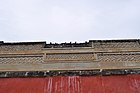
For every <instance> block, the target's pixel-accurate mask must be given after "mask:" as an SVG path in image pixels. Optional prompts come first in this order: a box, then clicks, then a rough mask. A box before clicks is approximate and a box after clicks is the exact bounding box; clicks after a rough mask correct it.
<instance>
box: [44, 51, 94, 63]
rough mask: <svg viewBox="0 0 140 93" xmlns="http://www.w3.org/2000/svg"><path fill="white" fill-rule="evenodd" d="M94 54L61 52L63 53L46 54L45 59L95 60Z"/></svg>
mask: <svg viewBox="0 0 140 93" xmlns="http://www.w3.org/2000/svg"><path fill="white" fill-rule="evenodd" d="M95 60H96V56H95V54H93V53H81V54H76V53H75V54H73V53H63V54H47V55H46V61H61V62H62V61H64V62H66V61H95Z"/></svg>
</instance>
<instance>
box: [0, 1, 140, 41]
mask: <svg viewBox="0 0 140 93" xmlns="http://www.w3.org/2000/svg"><path fill="white" fill-rule="evenodd" d="M122 38H123V39H124V38H126V39H127V38H140V0H0V40H3V41H47V42H70V41H72V42H75V41H77V42H83V41H88V40H89V39H90V40H91V39H122Z"/></svg>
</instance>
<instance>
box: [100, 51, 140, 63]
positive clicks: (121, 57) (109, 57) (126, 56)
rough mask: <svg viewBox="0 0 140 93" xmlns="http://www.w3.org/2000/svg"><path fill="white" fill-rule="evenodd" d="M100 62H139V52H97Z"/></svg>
mask: <svg viewBox="0 0 140 93" xmlns="http://www.w3.org/2000/svg"><path fill="white" fill-rule="evenodd" d="M98 60H99V61H101V62H120V61H122V62H134V61H135V62H140V53H114V54H112V53H101V54H98Z"/></svg>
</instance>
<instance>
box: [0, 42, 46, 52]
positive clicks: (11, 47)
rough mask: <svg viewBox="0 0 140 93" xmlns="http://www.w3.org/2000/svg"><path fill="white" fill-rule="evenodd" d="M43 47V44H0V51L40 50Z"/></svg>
mask: <svg viewBox="0 0 140 93" xmlns="http://www.w3.org/2000/svg"><path fill="white" fill-rule="evenodd" d="M44 46H45V43H44V42H43V43H35V44H34V43H33V44H30V43H29V44H28V43H25V44H21V43H17V44H15V43H12V44H7V43H6V44H0V52H1V51H22V50H40V49H41V48H43V47H44Z"/></svg>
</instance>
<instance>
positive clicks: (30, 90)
mask: <svg viewBox="0 0 140 93" xmlns="http://www.w3.org/2000/svg"><path fill="white" fill-rule="evenodd" d="M0 93H140V75H121V76H55V77H46V78H0Z"/></svg>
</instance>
